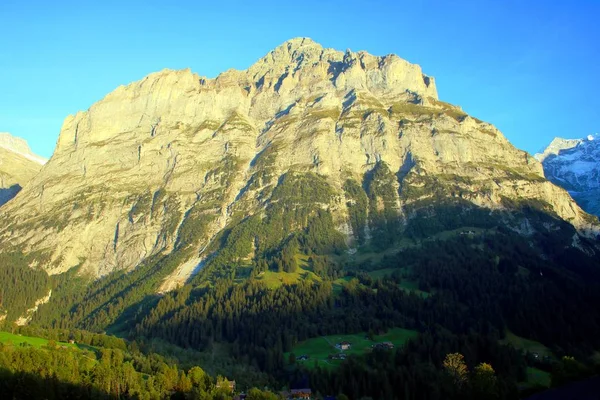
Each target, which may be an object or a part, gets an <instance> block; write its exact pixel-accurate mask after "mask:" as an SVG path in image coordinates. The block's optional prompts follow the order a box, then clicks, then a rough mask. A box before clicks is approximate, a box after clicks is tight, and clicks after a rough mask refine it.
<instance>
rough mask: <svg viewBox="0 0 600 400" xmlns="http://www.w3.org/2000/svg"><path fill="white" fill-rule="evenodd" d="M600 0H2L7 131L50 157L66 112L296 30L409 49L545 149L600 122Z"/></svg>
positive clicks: (2, 120) (227, 58)
mask: <svg viewBox="0 0 600 400" xmlns="http://www.w3.org/2000/svg"><path fill="white" fill-rule="evenodd" d="M599 15H600V1H597V0H590V1H584V0H579V1H578V0H573V1H566V0H565V1H537V0H504V1H498V0H489V1H488V0H477V1H475V0H473V1H467V0H465V1H458V0H457V1H451V0H446V1H442V0H439V1H437V0H435V1H434V0H431V1H419V0H413V1H409V2H405V1H399V0H396V1H393V0H387V1H382V0H369V1H351V0H346V1H327V0H306V1H256V2H251V1H246V2H244V1H227V0H222V1H218V2H215V1H212V2H204V1H193V2H192V1H190V2H185V1H168V2H167V1H166V0H165V1H152V0H146V1H112V0H108V1H96V2H86V1H77V2H70V1H60V0H55V1H26V0H21V1H18V0H2V1H0V26H2V35H0V93H1V96H0V131H9V132H11V133H13V134H15V135H17V136H21V137H24V138H25V139H27V140H28V141H29V143H30V145H31V147H32V148H33V150H34V151H35V152H37V153H39V154H41V155H44V156H50V155H51V154H52V151H53V149H54V145H55V143H56V140H57V138H58V134H59V131H60V127H61V124H62V121H63V120H64V118H65V117H66V116H67V115H68V114H74V113H75V112H77V111H78V110H85V109H87V108H88V107H89V106H90V105H92V104H93V103H94V102H96V101H98V100H100V99H101V98H102V97H104V96H105V95H106V94H107V93H109V92H110V91H112V90H114V89H115V88H116V87H117V86H119V85H121V84H127V83H129V82H132V81H135V80H138V79H141V78H143V77H144V76H145V75H147V74H149V73H151V72H154V71H158V70H161V69H163V68H174V69H179V68H187V67H190V68H191V69H192V70H193V71H194V72H197V73H199V74H200V75H205V76H208V77H214V76H216V75H217V74H218V73H219V72H222V71H225V70H227V69H229V68H237V69H244V68H247V67H248V66H250V65H251V64H252V63H254V62H255V61H256V60H257V59H259V58H260V57H262V56H263V55H264V54H266V53H267V52H268V51H269V50H271V49H272V48H274V47H276V46H277V45H279V44H281V43H283V42H284V41H286V40H287V39H290V38H292V37H298V36H308V37H311V38H313V39H314V40H315V41H317V42H319V43H321V44H322V45H323V46H325V47H333V48H337V49H340V50H345V49H347V48H350V49H352V50H353V51H358V50H366V51H368V52H370V53H372V54H376V55H385V54H388V53H395V54H398V55H399V56H400V57H402V58H405V59H407V60H408V61H411V62H414V63H418V64H420V65H421V66H422V68H423V70H424V72H425V73H427V74H429V75H433V76H435V78H436V81H437V86H438V92H439V95H440V98H441V99H442V100H444V101H447V102H450V103H453V104H457V105H460V106H462V107H463V109H464V110H465V111H467V112H468V113H469V114H471V115H473V116H476V117H478V118H480V119H483V120H485V121H488V122H491V123H493V124H494V125H496V126H497V127H498V128H499V129H500V130H502V132H503V133H504V134H505V135H506V137H507V138H508V139H509V140H510V141H511V142H512V143H513V144H514V145H515V146H517V147H519V148H522V149H524V150H527V151H529V152H535V151H537V150H538V149H540V148H541V147H542V146H544V145H546V144H547V143H548V142H550V140H551V139H552V138H553V137H554V136H563V137H583V136H585V135H588V134H590V133H594V132H597V131H600V97H599V96H598V93H597V92H598V89H600V74H599V73H598V71H599V70H600V68H599V67H598V66H599V61H600V24H598V22H597V19H598V16H599Z"/></svg>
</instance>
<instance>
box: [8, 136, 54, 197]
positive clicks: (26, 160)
mask: <svg viewBox="0 0 600 400" xmlns="http://www.w3.org/2000/svg"><path fill="white" fill-rule="evenodd" d="M46 161H47V160H46V159H45V158H43V157H40V156H38V155H36V154H34V153H33V152H32V151H31V149H30V148H29V145H28V144H27V141H25V139H21V138H19V137H16V136H13V135H11V134H10V133H6V132H2V133H0V206H2V205H4V204H5V203H6V202H8V201H9V200H12V199H13V198H14V197H15V196H16V195H17V194H18V193H19V192H20V190H21V188H22V187H23V186H25V184H26V183H28V182H29V181H30V180H31V179H32V178H33V177H34V176H35V175H36V174H37V173H38V172H39V171H40V169H41V168H42V165H44V164H45V163H46Z"/></svg>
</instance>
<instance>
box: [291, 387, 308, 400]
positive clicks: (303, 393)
mask: <svg viewBox="0 0 600 400" xmlns="http://www.w3.org/2000/svg"><path fill="white" fill-rule="evenodd" d="M288 399H305V400H310V399H312V390H310V389H292V390H291V391H290V394H289V396H288Z"/></svg>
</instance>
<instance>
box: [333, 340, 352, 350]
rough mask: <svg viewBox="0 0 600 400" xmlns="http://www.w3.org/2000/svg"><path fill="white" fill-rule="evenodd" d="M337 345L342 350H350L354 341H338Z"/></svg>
mask: <svg viewBox="0 0 600 400" xmlns="http://www.w3.org/2000/svg"><path fill="white" fill-rule="evenodd" d="M335 347H336V348H338V349H340V350H350V347H352V343H350V342H346V341H343V342H340V343H336V345H335Z"/></svg>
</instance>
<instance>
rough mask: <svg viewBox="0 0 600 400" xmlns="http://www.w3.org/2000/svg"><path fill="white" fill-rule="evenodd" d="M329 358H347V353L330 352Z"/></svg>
mask: <svg viewBox="0 0 600 400" xmlns="http://www.w3.org/2000/svg"><path fill="white" fill-rule="evenodd" d="M329 358H330V359H331V360H345V359H346V355H345V354H344V353H337V354H330V355H329Z"/></svg>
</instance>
